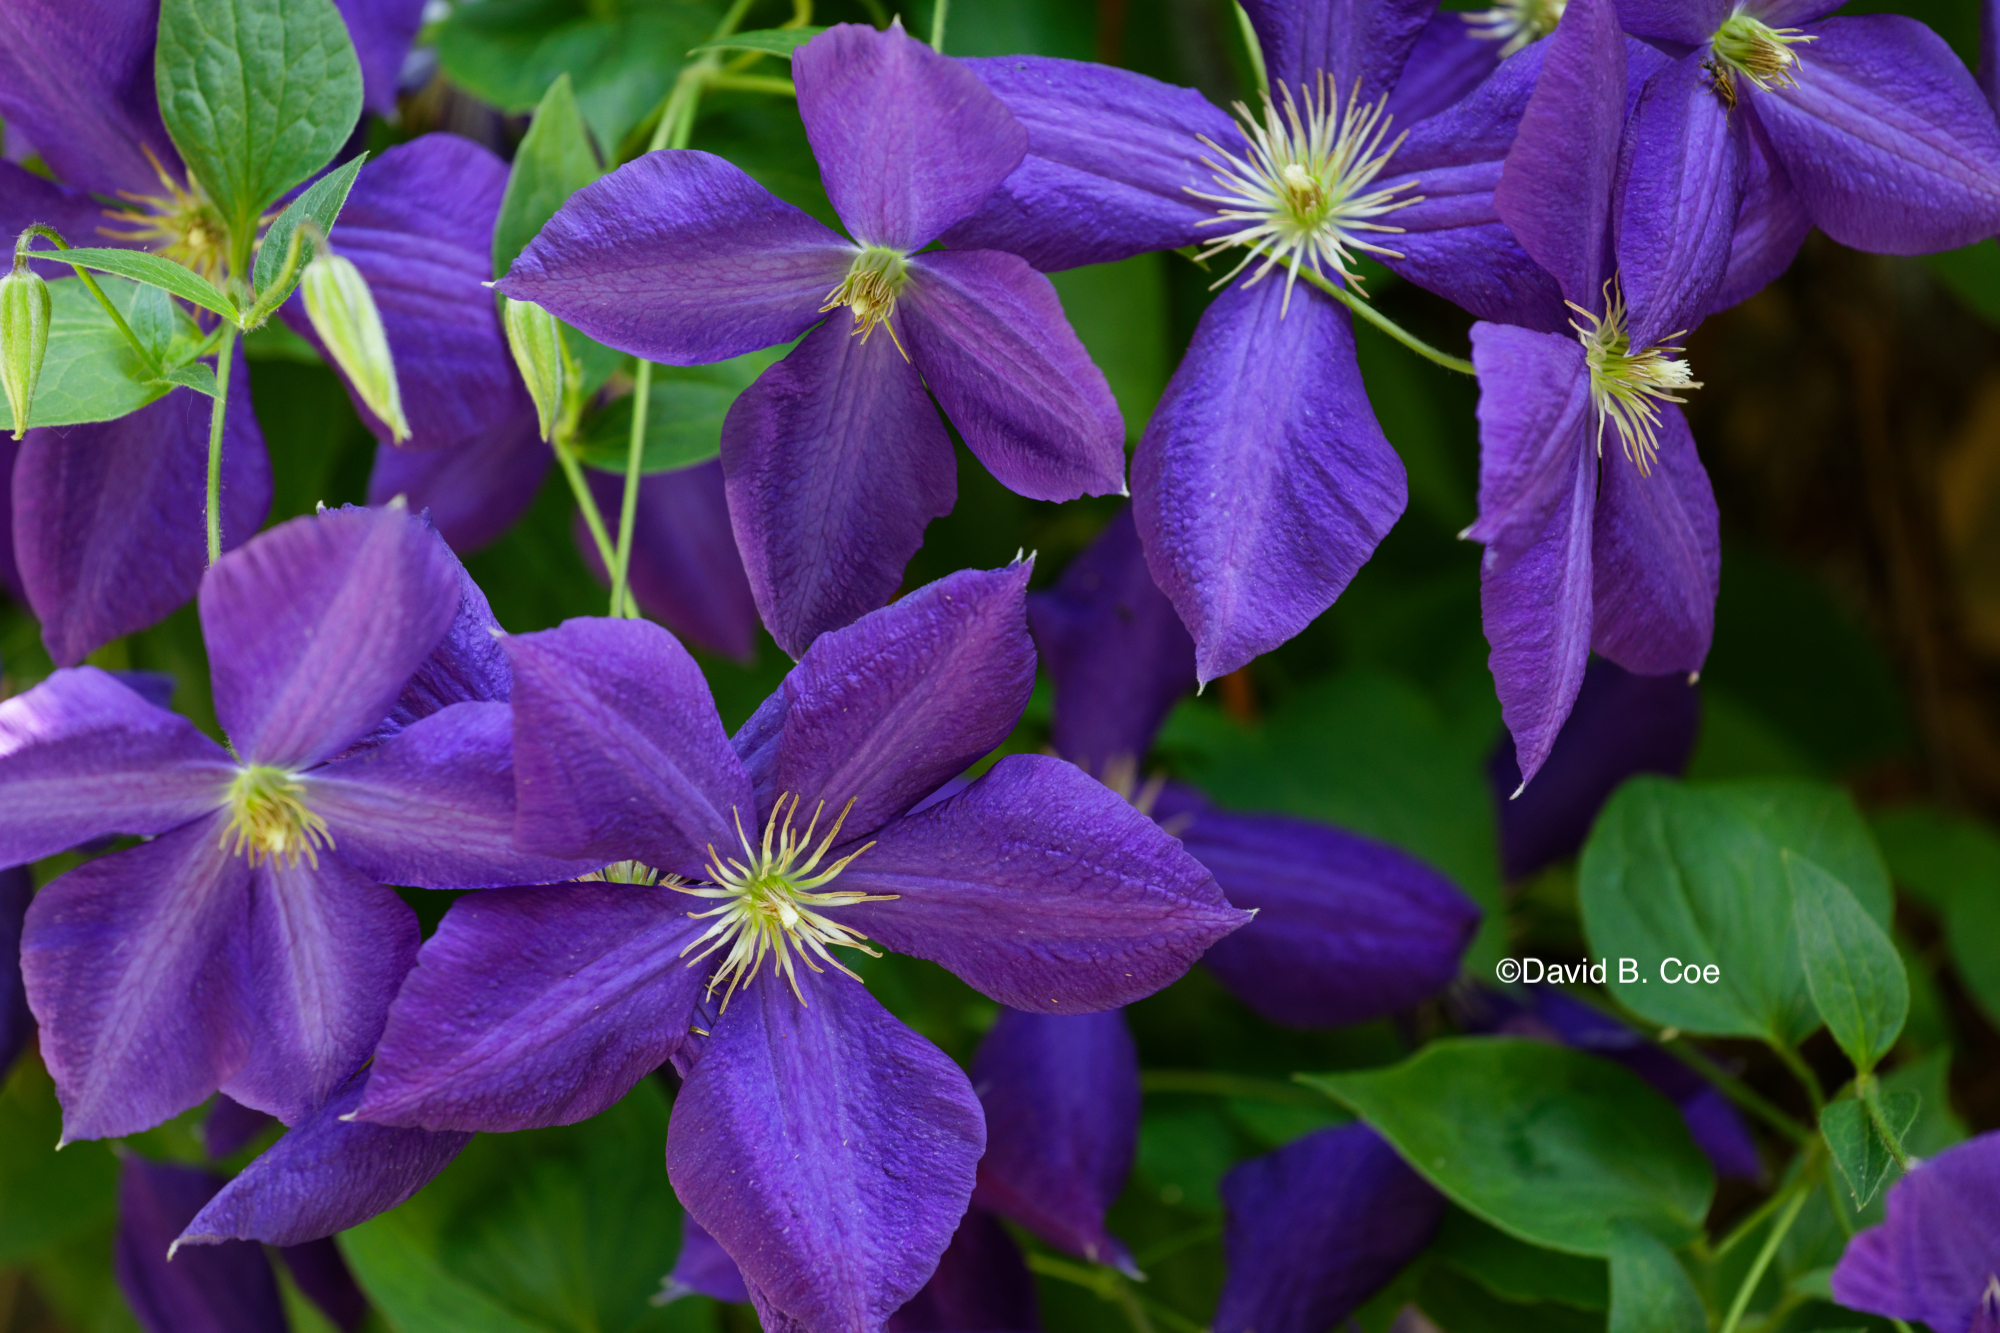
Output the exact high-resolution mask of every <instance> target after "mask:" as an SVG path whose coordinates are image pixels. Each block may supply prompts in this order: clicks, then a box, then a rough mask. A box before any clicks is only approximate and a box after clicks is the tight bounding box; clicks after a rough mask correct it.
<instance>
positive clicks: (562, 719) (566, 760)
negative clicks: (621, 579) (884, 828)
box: [506, 620, 754, 877]
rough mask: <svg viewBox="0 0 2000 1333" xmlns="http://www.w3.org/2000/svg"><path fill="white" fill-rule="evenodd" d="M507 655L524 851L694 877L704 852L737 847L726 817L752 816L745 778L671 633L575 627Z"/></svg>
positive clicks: (613, 623) (646, 626)
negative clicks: (631, 862)
mask: <svg viewBox="0 0 2000 1333" xmlns="http://www.w3.org/2000/svg"><path fill="white" fill-rule="evenodd" d="M506 648H507V657H508V660H509V661H510V662H512V663H513V667H514V701H513V706H514V781H515V798H516V801H517V804H518V812H517V814H516V817H515V824H514V834H515V838H516V840H517V841H518V842H519V844H520V846H521V847H522V848H524V849H526V850H529V851H535V852H539V853H542V854H544V855H548V856H565V857H582V858H589V859H594V860H597V861H599V862H600V863H602V862H609V861H617V860H624V859H626V858H630V857H637V858H639V859H640V860H642V861H644V862H645V863H646V864H647V865H650V866H652V867H654V868H656V869H659V870H666V871H673V872H674V873H677V874H682V875H687V876H690V877H699V876H700V875H701V873H702V867H703V866H704V865H705V864H706V860H707V856H706V852H707V848H708V846H709V844H710V843H716V844H720V845H723V846H728V845H730V843H732V842H733V840H734V839H733V829H734V827H735V826H734V823H733V821H732V814H731V812H732V811H737V812H740V813H741V816H742V818H743V820H744V822H745V824H746V825H747V824H748V823H749V822H750V821H751V820H752V819H753V817H754V810H753V807H752V805H751V794H750V779H749V776H748V775H747V774H745V773H744V771H743V765H742V764H741V763H740V762H739V761H738V760H737V758H736V753H735V751H733V750H732V749H730V748H729V738H728V736H727V735H726V734H725V733H724V732H723V730H722V719H721V718H720V717H718V716H717V715H716V712H715V701H714V699H713V697H712V696H711V695H710V694H709V692H708V682H707V681H706V680H704V679H703V678H702V674H701V668H700V667H698V666H696V665H695V662H694V659H693V658H691V657H689V656H688V652H687V649H685V648H683V647H681V645H680V643H679V642H678V641H676V640H675V638H674V636H673V635H671V634H669V633H667V632H666V631H665V630H663V629H661V628H660V627H659V626H658V625H655V624H652V623H650V622H648V621H642V620H569V621H565V622H563V624H562V625H560V626H558V627H557V628H555V629H552V630H544V631H543V632H541V633H539V634H517V635H515V636H513V637H512V638H509V639H508V640H507V641H506Z"/></svg>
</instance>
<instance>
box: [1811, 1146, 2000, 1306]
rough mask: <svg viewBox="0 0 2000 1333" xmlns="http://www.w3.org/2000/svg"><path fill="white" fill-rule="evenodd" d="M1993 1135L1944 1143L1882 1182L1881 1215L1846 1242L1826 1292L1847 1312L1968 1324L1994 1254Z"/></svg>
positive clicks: (1999, 1215)
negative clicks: (1891, 1179)
mask: <svg viewBox="0 0 2000 1333" xmlns="http://www.w3.org/2000/svg"><path fill="white" fill-rule="evenodd" d="M1996 1201H2000V1134H1981V1135H1980V1136H1979V1137H1978V1138H1976V1139H1972V1140H1971V1141H1969V1142H1966V1143H1961V1144H1959V1145H1957V1146H1956V1147H1952V1148H1947V1149H1945V1150H1944V1151H1943V1152H1941V1153H1939V1154H1938V1155H1937V1156H1935V1157H1933V1158H1931V1159H1929V1160H1928V1161H1925V1162H1920V1163H1917V1164H1916V1165H1914V1166H1912V1167H1911V1168H1910V1171H1909V1173H1908V1174H1907V1175H1905V1176H1904V1177H1903V1178H1902V1179H1901V1180H1898V1181H1897V1182H1896V1183H1895V1184H1894V1185H1892V1186H1890V1187H1889V1198H1888V1204H1887V1210H1888V1217H1887V1220H1885V1221H1884V1222H1883V1223H1882V1224H1881V1225H1880V1226H1875V1227H1870V1228H1869V1229H1868V1230H1866V1231H1863V1232H1862V1233H1861V1234H1860V1235H1858V1236H1856V1237H1855V1238H1854V1239H1853V1240H1852V1241H1850V1242H1849V1243H1848V1246H1847V1252H1846V1253H1845V1254H1843V1255H1841V1256H1840V1263H1839V1264H1838V1265H1836V1266H1835V1267H1834V1270H1833V1297H1834V1299H1835V1300H1837V1301H1839V1302H1840V1303H1841V1304H1842V1305H1845V1306H1847V1307H1848V1308H1849V1309H1851V1310H1866V1311H1868V1312H1870V1313H1872V1314H1881V1315H1887V1316H1888V1317H1889V1318H1891V1319H1912V1320H1921V1321H1922V1322H1923V1323H1924V1324H1926V1325H1928V1326H1929V1327H1931V1328H1933V1329H1936V1330H1938V1333H1956V1331H1957V1330H1962V1329H1967V1328H1969V1327H1970V1326H1971V1325H1972V1323H1973V1321H1974V1319H1975V1318H1976V1317H1977V1316H1978V1315H1979V1314H1980V1313H1981V1304H1982V1299H1981V1298H1982V1297H1984V1296H1985V1295H1986V1291H1987V1286H1988V1284H1989V1283H1990V1282H1991V1281H1992V1280H1993V1277H1994V1273H1995V1268H1996V1264H1995V1259H1994V1256H1996V1255H2000V1209H1996V1208H1995V1202H1996Z"/></svg>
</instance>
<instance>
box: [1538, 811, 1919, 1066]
mask: <svg viewBox="0 0 2000 1333" xmlns="http://www.w3.org/2000/svg"><path fill="white" fill-rule="evenodd" d="M1788 849H1789V850H1791V851H1793V852H1796V853H1798V854H1800V855H1802V856H1805V857H1807V858H1809V859H1811V860H1812V861H1813V862H1814V863H1815V864H1817V865H1819V866H1820V867H1822V868H1823V869H1825V870H1826V871H1827V872H1828V873H1829V874H1832V875H1833V876H1834V877H1835V878H1837V879H1839V880H1840V881H1841V882H1842V883H1843V884H1845V885H1846V886H1847V887H1848V890H1849V891H1850V892H1851V893H1852V894H1853V896H1854V898H1855V899H1856V901H1857V902H1858V903H1859V904H1860V906H1861V909H1862V910H1863V911H1864V912H1865V913H1866V914H1867V915H1868V916H1869V917H1870V918H1872V919H1873V920H1874V921H1875V922H1876V923H1877V924H1878V925H1881V926H1884V927H1886V925H1887V923H1888V920H1889V910H1890V893H1889V883H1888V876H1887V875H1886V874H1885V873H1884V871H1883V869H1882V864H1881V861H1880V858H1879V857H1877V855H1876V853H1875V849H1874V844H1873V843H1872V841H1871V840H1870V838H1869V836H1868V828H1867V825H1866V824H1864V823H1863V822H1862V820H1861V816H1860V815H1859V814H1858V813H1857V812H1856V811H1855V809H1854V805H1853V802H1852V801H1851V800H1850V799H1849V798H1848V797H1847V795H1846V794H1845V793H1844V792H1842V791H1841V790H1840V789H1839V788H1837V787H1833V786H1830V785H1823V784H1818V783H1811V782H1800V781H1772V782H1728V783H1714V784H1707V785H1693V784H1681V783H1677V782H1672V781H1669V780H1667V779H1664V778H1654V777H1645V778H1637V779H1634V780H1633V781H1631V782H1628V783H1626V784H1625V786H1624V787H1622V788H1620V789H1619V791H1618V792H1617V794H1616V795H1614V796H1613V797H1612V798H1611V800H1610V801H1609V802H1608V803H1607V804H1606V805H1605V808H1604V811H1603V813H1602V814H1600V815H1599V816H1598V819H1597V824H1596V826H1595V827H1594V828H1593V829H1592V830H1591V834H1590V840H1589V842H1588V843H1586V844H1585V846H1584V850H1583V860H1582V863H1581V866H1580V875H1579V883H1578V900H1579V904H1580V906H1581V907H1582V910H1583V924H1584V931H1585V934H1586V935H1587V936H1588V938H1589V941H1590V949H1591V953H1592V954H1593V955H1594V956H1601V957H1604V958H1606V959H1608V960H1610V967H1609V969H1608V976H1609V986H1610V989H1611V992H1612V994H1613V995H1615V996H1616V997H1617V998H1618V1000H1619V1002H1620V1003H1622V1004H1624V1005H1625V1006H1626V1007H1627V1008H1629V1009H1631V1010H1632V1011H1633V1012H1634V1013H1637V1014H1642V1015H1644V1016H1645V1017H1647V1018H1649V1019H1652V1020H1653V1021H1654V1022H1656V1023H1661V1024H1664V1025H1668V1026H1673V1027H1679V1028H1682V1029H1683V1030H1685V1031H1689V1032H1700V1033H1706V1034H1711V1035H1717V1036H1742V1037H1761V1038H1763V1039H1764V1040H1766V1041H1769V1042H1772V1043H1773V1044H1778V1045H1785V1046H1793V1045H1796V1044H1797V1043H1798V1042H1799V1041H1800V1040H1802V1039H1803V1038H1804V1037H1805V1036H1806V1035H1807V1034H1809V1033H1810V1032H1812V1031H1813V1029H1814V1028H1816V1027H1818V1026H1819V1023H1820V1018H1819V1011H1818V1009H1817V1008H1815V1007H1814V1004H1813V998H1812V993H1811V991H1810V990H1809V989H1808V987H1807V984H1806V977H1805V968H1804V965H1803V963H1802V962H1801V960H1800V957H1799V950H1798V946H1797V945H1796V944H1795V943H1794V940H1795V938H1796V933H1795V930H1794V927H1793V923H1792V891H1791V885H1790V881H1789V877H1788V874H1787V871H1786V867H1785V861H1784V853H1785V851H1786V850H1788ZM1623 959H1630V960H1632V961H1631V965H1630V966H1629V967H1628V968H1627V969H1626V970H1625V971H1624V972H1623V974H1622V975H1621V973H1620V960H1623ZM1669 959H1677V960H1679V963H1680V964H1681V966H1682V967H1684V966H1686V965H1690V964H1692V965H1694V966H1696V967H1706V966H1708V965H1713V966H1715V967H1716V968H1717V969H1718V970H1719V976H1718V979H1717V980H1716V981H1715V982H1713V983H1712V984H1710V983H1706V982H1700V983H1696V984H1685V983H1682V984H1675V983H1671V982H1669V981H1668V980H1666V979H1665V978H1664V977H1663V976H1662V975H1661V968H1662V965H1663V964H1665V963H1666V962H1667V960H1669ZM1680 970H1681V968H1680V967H1676V968H1675V969H1674V971H1676V972H1679V971H1680Z"/></svg>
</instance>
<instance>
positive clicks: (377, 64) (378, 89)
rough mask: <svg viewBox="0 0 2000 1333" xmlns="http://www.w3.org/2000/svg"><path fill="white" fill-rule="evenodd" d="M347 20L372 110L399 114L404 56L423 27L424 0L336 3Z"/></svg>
mask: <svg viewBox="0 0 2000 1333" xmlns="http://www.w3.org/2000/svg"><path fill="white" fill-rule="evenodd" d="M336 3H338V4H339V6H340V16H341V18H343V19H345V20H346V21H347V35H348V36H349V37H350V38H352V39H353V41H354V54H355V55H356V56H358V57H359V58H360V60H361V85H362V88H363V89H364V101H365V103H366V105H367V107H368V109H369V110H370V111H373V112H375V113H376V114H377V115H381V116H393V115H394V114H395V113H396V86H397V84H398V83H399V82H400V81H401V79H402V74H403V57H405V56H407V55H408V54H409V53H410V45H411V43H413V42H414V41H416V39H417V29H418V28H420V27H422V26H423V21H424V0H336Z"/></svg>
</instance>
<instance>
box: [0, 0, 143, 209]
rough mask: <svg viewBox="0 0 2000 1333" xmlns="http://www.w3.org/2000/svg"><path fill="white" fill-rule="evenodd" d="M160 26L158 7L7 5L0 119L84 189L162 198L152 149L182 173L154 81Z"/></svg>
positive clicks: (0, 17) (58, 1)
mask: <svg viewBox="0 0 2000 1333" xmlns="http://www.w3.org/2000/svg"><path fill="white" fill-rule="evenodd" d="M159 26H160V15H159V9H158V8H157V7H156V6H154V5H149V4H124V3H113V4H102V3H99V4H74V3H67V0H18V3H10V4H8V5H7V6H6V8H5V10H4V12H0V120H5V121H6V122H7V126H8V128H9V130H10V131H19V132H20V133H22V134H24V135H26V136H27V139H28V141H29V142H30V143H32V144H34V146H35V150H36V151H37V152H39V153H40V154H41V155H42V160H43V161H44V162H47V163H48V164H49V166H50V168H51V169H52V170H54V172H55V173H56V175H57V176H59V177H61V178H62V179H63V180H64V181H66V182H67V183H69V184H70V185H72V186H74V187H76V188H77V189H79V190H90V191H94V192H96V193H99V194H116V193H117V192H118V191H120V190H132V191H137V192H140V193H144V194H159V193H161V185H160V178H159V175H158V174H157V173H156V172H155V170H154V168H153V164H152V162H151V161H149V160H148V159H147V156H146V154H147V152H148V150H150V151H151V152H152V154H153V157H154V158H157V159H158V160H159V162H160V163H161V164H162V165H164V166H165V167H167V169H168V170H170V171H172V172H174V173H175V176H176V178H177V179H179V178H180V177H181V175H182V168H181V159H180V154H179V153H176V152H175V151H174V145H173V141H172V140H171V139H169V138H168V137H167V127H166V125H165V124H163V123H162V122H161V120H160V103H159V96H158V93H157V92H156V91H155V85H154V82H153V48H154V45H155V43H156V41H157V38H158V31H159ZM65 234H66V235H67V233H65ZM68 240H69V243H70V244H71V245H94V244H96V243H97V242H96V240H95V238H92V239H88V240H79V239H77V238H76V237H74V236H69V237H68Z"/></svg>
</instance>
